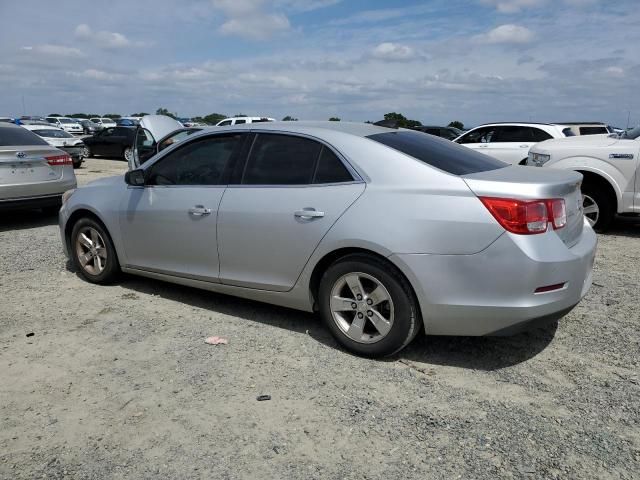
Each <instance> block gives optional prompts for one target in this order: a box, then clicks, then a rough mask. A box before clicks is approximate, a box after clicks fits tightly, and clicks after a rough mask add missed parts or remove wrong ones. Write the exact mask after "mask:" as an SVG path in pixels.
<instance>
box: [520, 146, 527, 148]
mask: <svg viewBox="0 0 640 480" xmlns="http://www.w3.org/2000/svg"><path fill="white" fill-rule="evenodd" d="M520 148H529V145H520Z"/></svg>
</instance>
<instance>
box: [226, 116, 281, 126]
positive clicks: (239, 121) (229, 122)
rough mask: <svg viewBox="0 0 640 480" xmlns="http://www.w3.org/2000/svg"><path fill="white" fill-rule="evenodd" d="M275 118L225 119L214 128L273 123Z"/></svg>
mask: <svg viewBox="0 0 640 480" xmlns="http://www.w3.org/2000/svg"><path fill="white" fill-rule="evenodd" d="M275 121H276V119H275V118H269V117H234V118H225V119H224V120H220V121H219V122H218V123H216V127H226V126H227V125H240V124H242V123H259V122H275Z"/></svg>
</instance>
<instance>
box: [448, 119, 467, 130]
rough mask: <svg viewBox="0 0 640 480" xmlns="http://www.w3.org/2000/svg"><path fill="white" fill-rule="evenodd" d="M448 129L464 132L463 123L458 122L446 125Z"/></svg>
mask: <svg viewBox="0 0 640 480" xmlns="http://www.w3.org/2000/svg"><path fill="white" fill-rule="evenodd" d="M447 126H448V127H453V128H457V129H458V130H464V123H462V122H460V121H458V120H454V121H453V122H451V123H449V125H447Z"/></svg>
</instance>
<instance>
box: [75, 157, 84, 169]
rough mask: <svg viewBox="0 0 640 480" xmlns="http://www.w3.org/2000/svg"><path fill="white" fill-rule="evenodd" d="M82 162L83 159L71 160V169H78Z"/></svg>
mask: <svg viewBox="0 0 640 480" xmlns="http://www.w3.org/2000/svg"><path fill="white" fill-rule="evenodd" d="M82 160H83V158H82V157H80V158H74V159H73V168H80V167H81V166H82Z"/></svg>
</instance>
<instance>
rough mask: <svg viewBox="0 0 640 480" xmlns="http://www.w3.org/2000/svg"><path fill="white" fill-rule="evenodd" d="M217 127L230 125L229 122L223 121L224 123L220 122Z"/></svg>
mask: <svg viewBox="0 0 640 480" xmlns="http://www.w3.org/2000/svg"><path fill="white" fill-rule="evenodd" d="M218 125H219V126H220V127H226V126H227V125H231V120H225V121H224V122H220V123H219V124H218Z"/></svg>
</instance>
